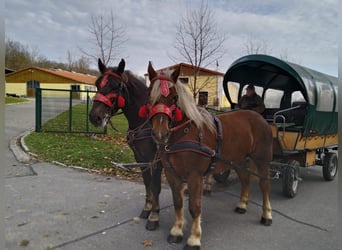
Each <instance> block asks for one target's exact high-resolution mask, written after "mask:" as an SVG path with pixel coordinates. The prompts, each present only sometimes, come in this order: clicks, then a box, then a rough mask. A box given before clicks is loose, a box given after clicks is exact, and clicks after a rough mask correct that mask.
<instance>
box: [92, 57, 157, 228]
mask: <svg viewBox="0 0 342 250" xmlns="http://www.w3.org/2000/svg"><path fill="white" fill-rule="evenodd" d="M98 66H99V70H100V72H101V74H102V75H101V76H100V77H99V78H98V79H97V80H96V87H97V93H96V96H95V97H94V103H93V107H92V109H91V111H90V114H89V120H90V121H91V123H92V124H93V125H94V126H97V127H99V126H102V127H104V126H106V125H107V123H108V122H109V119H110V118H111V117H112V116H113V115H114V114H116V113H117V112H118V110H119V109H122V111H123V113H124V115H125V116H126V118H127V120H128V130H127V142H128V144H129V146H130V147H131V149H132V150H133V152H134V157H135V160H136V162H139V163H149V162H153V161H154V157H155V154H156V150H157V148H156V144H155V142H154V140H153V139H152V137H151V125H150V122H149V120H148V119H146V118H140V117H139V116H138V111H139V108H140V106H141V105H143V104H145V103H146V101H147V98H148V89H147V87H146V85H145V82H144V79H139V78H138V77H136V76H135V75H134V74H132V73H131V72H130V71H125V61H124V60H123V59H122V60H121V61H120V63H119V65H118V67H113V68H107V67H106V66H105V65H104V64H103V63H102V61H101V60H100V59H99V60H98ZM141 170H142V176H143V180H144V185H145V189H146V201H145V206H144V209H143V210H142V212H141V214H140V217H141V218H145V219H146V218H148V220H147V224H146V229H148V230H155V229H156V228H157V227H158V226H159V194H160V190H161V171H162V165H161V163H160V162H158V163H156V164H155V165H154V166H153V167H151V168H146V167H145V168H142V169H141Z"/></svg>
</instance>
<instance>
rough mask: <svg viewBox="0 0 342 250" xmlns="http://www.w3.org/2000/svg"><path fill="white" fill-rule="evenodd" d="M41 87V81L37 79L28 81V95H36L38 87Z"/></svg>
mask: <svg viewBox="0 0 342 250" xmlns="http://www.w3.org/2000/svg"><path fill="white" fill-rule="evenodd" d="M39 87H40V83H39V82H38V81H37V80H29V81H27V82H26V96H27V97H35V96H36V89H37V88H39Z"/></svg>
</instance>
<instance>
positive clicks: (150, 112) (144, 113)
mask: <svg viewBox="0 0 342 250" xmlns="http://www.w3.org/2000/svg"><path fill="white" fill-rule="evenodd" d="M156 80H159V81H160V92H161V94H162V95H163V96H165V97H167V96H168V95H169V94H170V89H169V85H168V83H167V82H168V81H169V82H172V83H175V82H174V81H173V80H172V79H171V78H169V77H167V76H166V75H165V74H164V73H161V74H160V75H159V76H156V77H154V78H153V79H152V80H151V83H153V82H155V81H156ZM156 114H165V115H167V117H169V118H170V120H173V119H174V120H175V121H176V122H178V121H181V120H182V119H183V115H182V111H181V110H180V109H179V108H178V107H177V106H176V105H175V104H173V105H171V106H170V107H168V106H167V105H165V104H164V103H157V104H155V105H154V106H151V105H150V104H145V105H143V106H141V107H140V109H139V113H138V115H139V117H141V118H145V117H148V118H149V119H152V117H153V116H155V115H156Z"/></svg>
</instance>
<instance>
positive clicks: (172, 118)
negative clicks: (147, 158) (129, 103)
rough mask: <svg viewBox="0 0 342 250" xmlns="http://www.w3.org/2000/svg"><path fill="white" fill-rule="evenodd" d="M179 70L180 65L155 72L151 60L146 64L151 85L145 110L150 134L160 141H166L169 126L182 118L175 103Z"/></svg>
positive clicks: (176, 100)
mask: <svg viewBox="0 0 342 250" xmlns="http://www.w3.org/2000/svg"><path fill="white" fill-rule="evenodd" d="M179 72H180V66H178V67H177V68H176V69H175V70H174V71H173V72H172V73H169V72H163V73H157V72H156V71H155V70H154V69H153V67H152V64H151V62H150V63H149V65H148V75H149V79H150V82H151V85H150V99H149V104H148V105H149V106H148V108H147V112H148V117H149V118H150V120H151V124H152V136H153V137H154V139H155V140H156V141H157V142H160V143H167V141H168V139H169V135H170V127H171V126H172V124H173V123H174V122H180V121H181V120H182V119H183V117H182V112H181V111H180V109H179V108H178V104H177V102H178V94H177V89H176V85H177V79H178V76H179Z"/></svg>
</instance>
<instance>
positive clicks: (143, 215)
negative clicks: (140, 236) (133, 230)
mask: <svg viewBox="0 0 342 250" xmlns="http://www.w3.org/2000/svg"><path fill="white" fill-rule="evenodd" d="M150 213H151V211H150V210H143V211H141V214H140V216H139V217H140V218H142V219H147V218H148V216H149V215H150Z"/></svg>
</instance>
